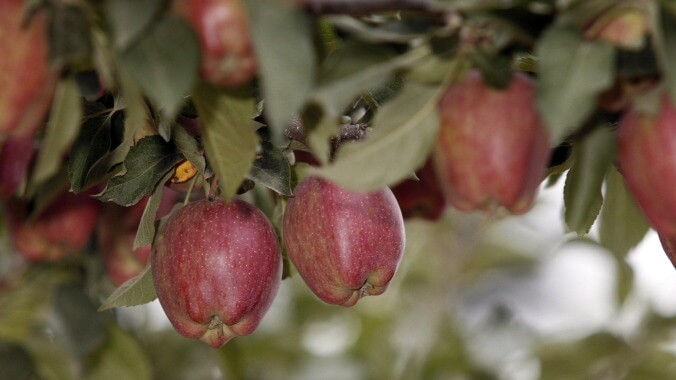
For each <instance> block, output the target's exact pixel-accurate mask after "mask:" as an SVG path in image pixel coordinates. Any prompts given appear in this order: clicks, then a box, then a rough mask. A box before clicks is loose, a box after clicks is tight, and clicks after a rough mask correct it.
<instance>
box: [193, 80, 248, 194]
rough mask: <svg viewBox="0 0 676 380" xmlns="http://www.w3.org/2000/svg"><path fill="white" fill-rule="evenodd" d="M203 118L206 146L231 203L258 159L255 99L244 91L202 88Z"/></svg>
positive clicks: (199, 96) (199, 103) (197, 95)
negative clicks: (254, 122) (254, 123)
mask: <svg viewBox="0 0 676 380" xmlns="http://www.w3.org/2000/svg"><path fill="white" fill-rule="evenodd" d="M193 101H194V102H195V106H196V107H197V110H198V112H199V114H200V123H201V124H200V126H201V129H202V143H203V144H204V149H205V150H206V153H207V159H208V161H209V164H210V165H211V167H212V168H213V169H214V171H215V173H216V174H217V175H218V177H219V180H220V183H221V195H222V196H223V197H224V198H225V199H228V200H229V199H231V198H232V197H233V196H234V195H235V194H236V193H237V189H238V188H239V185H240V184H241V183H242V181H243V180H244V178H246V176H247V174H248V173H249V170H250V169H251V166H252V165H253V161H254V159H255V156H256V147H257V146H258V135H256V130H255V129H254V126H253V121H252V119H251V118H252V115H253V114H254V111H255V102H254V99H253V97H251V96H249V95H248V94H244V93H242V91H235V90H217V89H215V88H213V87H209V86H207V85H201V86H199V87H198V88H197V90H196V91H195V93H194V94H193Z"/></svg>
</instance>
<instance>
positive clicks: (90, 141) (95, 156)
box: [68, 114, 112, 193]
mask: <svg viewBox="0 0 676 380" xmlns="http://www.w3.org/2000/svg"><path fill="white" fill-rule="evenodd" d="M110 119H111V115H106V114H104V115H100V116H95V117H91V118H89V119H87V120H85V122H84V123H82V127H81V129H80V134H79V135H78V137H77V139H76V140H75V143H74V144H73V148H72V149H71V151H70V157H69V160H68V180H69V181H70V189H71V191H73V192H74V193H79V192H80V191H82V190H83V189H84V188H86V186H87V184H88V183H89V180H90V178H89V173H90V170H91V169H92V167H94V165H95V164H96V162H97V161H99V160H100V159H101V158H102V157H103V156H105V155H106V154H107V153H108V151H109V150H110V148H111V143H112V141H111V135H110V133H111V131H110V128H111V126H110V124H111V123H110Z"/></svg>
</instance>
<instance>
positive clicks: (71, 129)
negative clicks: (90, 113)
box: [31, 78, 82, 187]
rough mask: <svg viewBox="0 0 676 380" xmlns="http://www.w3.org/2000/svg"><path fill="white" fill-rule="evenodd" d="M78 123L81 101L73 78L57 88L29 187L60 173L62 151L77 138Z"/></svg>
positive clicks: (80, 118) (80, 116)
mask: <svg viewBox="0 0 676 380" xmlns="http://www.w3.org/2000/svg"><path fill="white" fill-rule="evenodd" d="M81 120H82V102H81V99H80V91H79V90H78V87H77V83H76V82H75V80H74V79H72V78H68V79H65V80H63V81H61V82H60V83H59V85H58V86H57V88H56V94H55V95H54V104H53V105H52V111H51V114H50V115H49V123H48V124H47V129H46V131H45V137H44V138H43V140H42V149H40V153H38V157H37V160H36V163H35V167H34V168H33V176H32V179H31V186H32V187H34V186H36V185H39V184H40V183H42V182H44V181H45V180H47V179H49V177H51V176H52V175H53V174H55V173H56V172H58V171H59V168H60V167H61V163H62V162H63V157H64V154H65V152H66V151H67V150H68V148H70V146H71V144H72V143H73V140H75V138H76V137H77V133H78V128H79V127H80V122H81Z"/></svg>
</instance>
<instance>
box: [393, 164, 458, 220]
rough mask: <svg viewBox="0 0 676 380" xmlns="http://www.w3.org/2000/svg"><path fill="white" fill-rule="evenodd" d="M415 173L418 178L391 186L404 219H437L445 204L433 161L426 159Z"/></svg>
mask: <svg viewBox="0 0 676 380" xmlns="http://www.w3.org/2000/svg"><path fill="white" fill-rule="evenodd" d="M415 174H416V176H417V177H418V180H414V179H407V180H404V181H403V182H401V183H399V184H398V185H397V186H395V187H394V188H392V192H393V193H394V196H395V197H396V198H397V202H398V203H399V207H400V208H401V213H402V215H403V216H404V219H409V218H414V217H420V218H423V219H430V220H436V219H439V217H440V216H441V215H442V214H443V213H444V209H445V206H446V205H445V202H444V195H443V193H442V192H441V187H440V185H439V181H438V180H437V175H436V173H435V170H434V162H433V161H432V160H431V159H430V160H427V162H426V163H425V165H424V166H423V167H422V168H421V169H420V170H418V171H417V172H416V173H415Z"/></svg>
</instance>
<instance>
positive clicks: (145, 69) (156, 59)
mask: <svg viewBox="0 0 676 380" xmlns="http://www.w3.org/2000/svg"><path fill="white" fill-rule="evenodd" d="M120 59H121V64H122V66H123V68H124V69H125V70H127V71H128V72H129V73H130V74H131V75H132V76H133V77H134V78H135V79H136V82H137V83H138V84H139V85H140V86H141V88H142V89H143V92H144V93H145V94H146V95H148V97H150V100H151V101H152V102H153V104H154V105H155V106H156V107H158V108H159V109H160V111H161V112H162V115H164V117H165V118H166V119H173V117H174V116H175V115H176V113H177V112H178V111H179V110H180V108H181V105H182V103H183V97H184V96H185V95H186V94H188V93H189V92H190V90H191V89H192V87H193V85H194V84H195V82H196V80H197V74H198V69H199V62H200V47H199V41H198V39H197V36H196V35H195V33H194V31H193V30H192V28H190V26H188V25H187V24H186V23H185V22H184V21H183V20H181V19H180V18H178V17H177V16H171V15H167V16H165V17H164V18H163V19H162V20H160V21H159V22H158V23H157V24H156V25H154V27H153V28H152V29H151V30H150V31H149V32H148V34H146V35H145V36H144V37H143V39H141V40H140V41H139V42H138V43H136V44H134V45H133V46H132V47H131V48H130V49H128V50H126V51H124V52H122V53H121V54H120Z"/></svg>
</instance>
